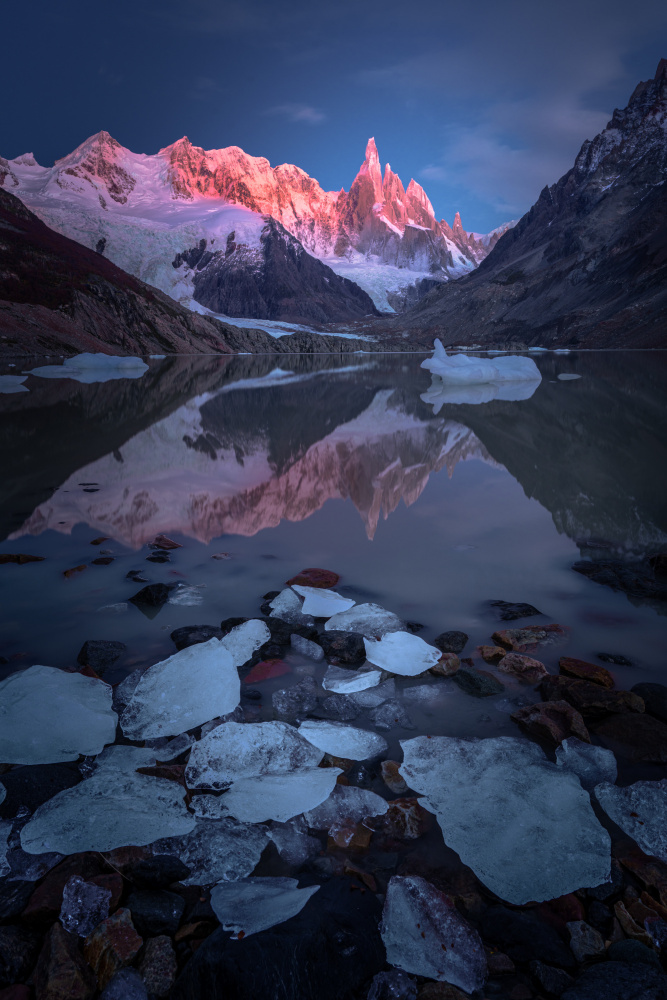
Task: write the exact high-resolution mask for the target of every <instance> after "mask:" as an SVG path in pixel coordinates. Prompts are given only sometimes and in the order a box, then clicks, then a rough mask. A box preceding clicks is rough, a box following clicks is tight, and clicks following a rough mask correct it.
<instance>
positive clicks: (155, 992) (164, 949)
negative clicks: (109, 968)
mask: <svg viewBox="0 0 667 1000" xmlns="http://www.w3.org/2000/svg"><path fill="white" fill-rule="evenodd" d="M177 968H178V966H177V963H176V955H175V953H174V948H173V945H172V943H171V939H170V938H168V937H167V935H166V934H161V935H160V936H159V937H154V938H149V939H148V941H147V942H146V948H145V950H144V957H143V959H142V960H141V965H140V966H139V972H140V973H141V978H142V979H143V981H144V983H145V985H146V989H147V991H148V993H149V994H150V995H151V996H156V997H164V996H166V995H167V994H168V993H169V991H170V990H171V988H172V986H173V985H174V983H175V982H176V971H177Z"/></svg>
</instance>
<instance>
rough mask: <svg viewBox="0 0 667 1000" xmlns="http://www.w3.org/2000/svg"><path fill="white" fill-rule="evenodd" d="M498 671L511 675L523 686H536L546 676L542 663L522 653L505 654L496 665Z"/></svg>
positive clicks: (546, 671)
mask: <svg viewBox="0 0 667 1000" xmlns="http://www.w3.org/2000/svg"><path fill="white" fill-rule="evenodd" d="M498 670H500V671H501V673H503V674H511V675H512V676H513V677H516V678H517V680H519V681H522V682H523V683H524V684H538V683H539V681H541V680H542V678H543V677H546V676H547V674H548V670H547V668H546V667H545V666H544V664H543V663H540V661H539V660H534V659H533V657H532V656H526V655H525V654H524V653H507V655H506V656H503V658H502V660H501V661H500V663H499V664H498Z"/></svg>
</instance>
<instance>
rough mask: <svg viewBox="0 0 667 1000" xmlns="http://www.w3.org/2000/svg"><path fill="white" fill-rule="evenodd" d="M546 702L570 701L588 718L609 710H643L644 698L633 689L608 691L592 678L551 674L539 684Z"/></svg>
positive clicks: (602, 714)
mask: <svg viewBox="0 0 667 1000" xmlns="http://www.w3.org/2000/svg"><path fill="white" fill-rule="evenodd" d="M540 693H541V694H542V697H543V698H544V699H545V701H561V700H565V701H569V703H570V704H571V705H572V706H574V708H576V709H577V711H578V712H581V714H582V715H585V716H586V717H590V718H602V717H604V716H606V715H609V714H610V713H619V712H643V711H644V700H643V698H640V697H639V695H638V694H633V692H632V691H609V690H607V689H606V688H603V687H601V686H600V685H599V684H593V683H591V681H582V680H578V679H577V678H575V677H563V676H555V675H553V674H550V675H549V676H548V677H546V678H545V679H544V680H543V681H542V684H541V685H540Z"/></svg>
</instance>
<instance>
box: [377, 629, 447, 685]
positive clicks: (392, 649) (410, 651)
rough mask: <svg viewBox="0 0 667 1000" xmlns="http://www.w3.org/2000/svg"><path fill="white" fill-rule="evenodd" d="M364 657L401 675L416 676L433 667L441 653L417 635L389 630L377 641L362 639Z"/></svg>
mask: <svg viewBox="0 0 667 1000" xmlns="http://www.w3.org/2000/svg"><path fill="white" fill-rule="evenodd" d="M364 645H365V646H366V658H367V659H368V661H369V663H374V664H375V666H376V667H381V668H382V670H388V671H389V672H390V673H392V674H400V675H401V676H402V677H416V675H417V674H423V673H424V671H425V670H429V669H430V668H431V667H434V666H435V664H436V663H437V662H438V660H439V659H440V656H441V653H440V650H439V649H436V648H435V646H429V644H428V643H427V642H424V640H423V639H420V638H419V636H418V635H412V634H411V633H410V632H390V633H389V634H388V635H385V636H383V638H381V639H380V640H379V641H377V642H376V641H375V640H373V639H364Z"/></svg>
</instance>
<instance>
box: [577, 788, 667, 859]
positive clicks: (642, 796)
mask: <svg viewBox="0 0 667 1000" xmlns="http://www.w3.org/2000/svg"><path fill="white" fill-rule="evenodd" d="M595 798H596V799H597V800H598V802H599V803H600V805H601V806H602V808H603V809H604V811H605V812H606V814H607V816H609V818H610V819H611V820H613V821H614V823H616V825H617V826H620V828H621V830H623V831H624V832H625V833H627V835H628V836H629V837H632V839H633V840H635V841H636V842H637V844H639V846H640V847H641V849H642V851H644V853H645V854H651V855H652V856H653V857H654V858H660V860H661V861H667V778H662V779H661V780H660V781H636V782H635V783H634V785H628V786H627V787H626V788H619V787H618V786H617V785H611V784H608V783H606V782H605V783H603V784H601V785H598V786H597V788H596V789H595Z"/></svg>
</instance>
